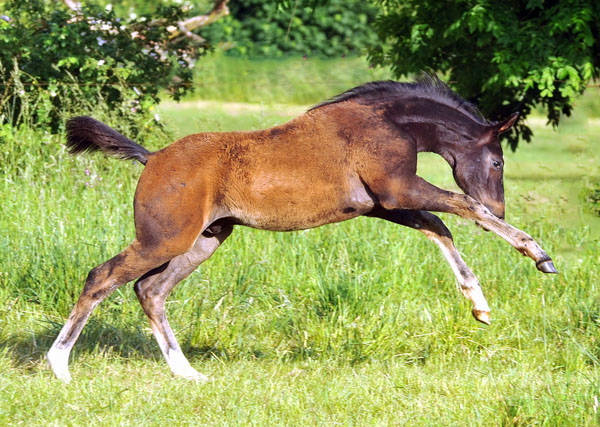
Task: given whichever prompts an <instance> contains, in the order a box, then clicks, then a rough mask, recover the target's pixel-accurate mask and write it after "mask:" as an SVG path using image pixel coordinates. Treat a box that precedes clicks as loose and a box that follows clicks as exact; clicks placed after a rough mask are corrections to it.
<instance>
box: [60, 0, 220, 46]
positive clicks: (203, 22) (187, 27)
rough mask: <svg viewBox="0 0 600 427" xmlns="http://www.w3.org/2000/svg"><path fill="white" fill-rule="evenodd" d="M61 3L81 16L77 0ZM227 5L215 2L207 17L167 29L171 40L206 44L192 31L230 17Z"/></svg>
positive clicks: (179, 23)
mask: <svg viewBox="0 0 600 427" xmlns="http://www.w3.org/2000/svg"><path fill="white" fill-rule="evenodd" d="M59 1H60V2H62V3H63V4H64V5H65V6H67V7H68V8H69V9H70V10H72V11H73V12H74V13H75V14H77V15H79V14H81V9H82V7H81V2H79V1H76V0H59ZM227 3H229V0H215V2H214V6H213V8H212V10H211V11H210V12H209V13H208V14H207V15H198V16H192V17H191V18H188V19H184V20H183V21H179V22H178V23H177V26H172V27H169V28H167V30H168V31H169V32H170V33H171V36H170V39H171V40H173V39H176V38H179V37H182V36H183V37H188V38H191V39H192V40H194V41H195V42H197V43H204V42H205V41H206V40H204V39H203V38H202V37H200V36H199V35H197V34H194V33H192V31H193V30H195V29H196V28H200V27H205V26H207V25H210V24H212V23H213V22H215V21H216V20H217V19H219V18H221V17H223V16H227V15H229V7H228V6H227Z"/></svg>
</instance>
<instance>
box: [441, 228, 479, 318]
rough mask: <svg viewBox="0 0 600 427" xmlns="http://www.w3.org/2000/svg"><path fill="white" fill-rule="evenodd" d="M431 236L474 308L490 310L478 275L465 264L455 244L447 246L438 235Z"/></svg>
mask: <svg viewBox="0 0 600 427" xmlns="http://www.w3.org/2000/svg"><path fill="white" fill-rule="evenodd" d="M430 238H431V240H433V241H434V242H435V243H436V244H437V245H438V247H439V248H440V250H441V251H442V253H443V254H444V257H445V258H446V260H447V261H448V264H450V268H452V271H453V272H454V276H455V277H456V280H457V281H458V285H459V289H460V291H461V292H462V293H463V295H464V296H465V297H466V298H467V299H468V300H469V301H471V303H472V304H473V309H474V310H480V311H486V312H489V311H490V307H489V305H488V303H487V301H486V299H485V296H484V295H483V291H482V289H481V286H480V285H479V281H478V280H477V277H475V275H474V274H473V272H472V271H471V269H469V267H468V266H467V264H465V262H464V261H463V259H462V257H461V256H460V254H459V253H458V251H457V250H456V248H455V247H454V246H452V247H448V246H446V244H445V243H444V242H443V241H441V240H440V239H438V238H437V237H434V236H430Z"/></svg>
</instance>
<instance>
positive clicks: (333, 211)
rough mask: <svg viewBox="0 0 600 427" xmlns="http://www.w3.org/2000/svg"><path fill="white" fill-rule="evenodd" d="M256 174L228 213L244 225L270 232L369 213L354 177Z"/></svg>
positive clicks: (370, 204) (367, 199)
mask: <svg viewBox="0 0 600 427" xmlns="http://www.w3.org/2000/svg"><path fill="white" fill-rule="evenodd" d="M320 172H321V173H315V174H311V175H306V174H305V173H303V174H297V175H294V174H293V173H291V174H290V173H288V174H273V173H262V174H258V175H256V176H255V177H253V179H252V180H251V182H249V184H250V185H249V186H248V191H247V192H245V193H244V194H240V197H239V198H238V203H232V204H231V206H229V210H230V212H231V213H232V214H233V216H234V217H235V218H237V219H238V221H239V222H240V223H242V224H244V225H247V226H250V227H253V228H260V229H264V230H273V231H292V230H302V229H307V228H314V227H318V226H320V225H325V224H330V223H333V222H340V221H345V220H347V219H351V218H354V217H357V216H359V215H362V214H364V213H367V212H369V211H370V210H371V209H372V208H373V206H374V202H373V200H372V198H371V197H370V196H369V194H368V193H367V191H366V189H365V188H364V186H363V184H362V183H361V182H360V180H359V179H358V178H357V177H350V178H349V177H346V176H339V177H336V176H332V175H331V171H320Z"/></svg>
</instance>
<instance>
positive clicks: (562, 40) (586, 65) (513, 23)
mask: <svg viewBox="0 0 600 427" xmlns="http://www.w3.org/2000/svg"><path fill="white" fill-rule="evenodd" d="M376 2H377V3H378V4H379V5H380V7H381V11H380V14H379V17H378V19H377V21H376V31H377V33H378V35H379V38H380V42H381V43H380V45H379V46H377V47H375V48H372V49H371V50H370V54H369V58H370V61H371V62H372V63H374V64H379V65H391V67H392V69H393V71H394V73H395V75H396V76H398V77H400V76H406V75H410V74H414V73H419V72H421V71H434V72H442V73H443V74H444V75H445V79H447V80H448V81H449V83H450V85H451V86H453V87H454V88H455V89H456V90H457V92H458V93H459V94H461V95H462V96H463V97H466V98H467V99H468V100H470V101H472V102H474V103H476V104H477V105H478V106H479V107H480V109H481V111H482V112H483V114H484V115H485V116H486V117H487V118H489V119H492V120H500V119H503V118H506V117H508V116H509V115H510V114H511V113H513V112H515V111H519V112H520V113H521V116H520V118H519V122H518V124H517V126H515V127H513V130H512V132H511V133H507V135H506V137H507V139H508V142H509V143H510V146H511V148H512V149H513V150H514V149H515V148H516V147H517V144H518V142H519V139H520V138H521V139H523V140H525V141H530V140H531V136H532V132H531V129H529V127H527V126H526V125H525V123H524V122H523V118H525V117H526V116H527V115H528V114H529V113H530V112H531V110H532V108H534V106H536V105H540V106H543V108H544V109H545V111H546V113H547V117H548V122H549V123H551V124H552V125H554V126H557V125H558V123H559V120H560V117H561V115H562V114H564V115H567V116H568V115H569V114H570V112H571V110H572V108H573V101H574V99H575V98H576V97H577V96H578V95H580V94H581V93H583V91H584V90H585V88H586V86H587V85H588V84H589V83H590V82H591V81H592V80H593V79H595V78H598V75H599V73H600V3H599V2H598V1H597V0H587V1H586V0H581V1H578V0H506V1H494V0H459V1H455V0H376Z"/></svg>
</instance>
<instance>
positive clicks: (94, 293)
mask: <svg viewBox="0 0 600 427" xmlns="http://www.w3.org/2000/svg"><path fill="white" fill-rule="evenodd" d="M172 256H173V255H167V254H166V253H162V254H158V253H155V251H150V250H147V249H145V248H144V247H143V246H142V245H141V244H140V243H139V241H137V240H136V241H134V242H133V243H132V244H131V245H130V246H128V247H127V248H126V249H125V250H124V251H123V252H121V253H120V254H119V255H117V256H115V257H114V258H111V259H110V260H108V261H106V262H105V263H104V264H101V265H99V266H98V267H96V268H94V269H92V270H91V271H90V273H89V274H88V277H87V279H86V281H85V286H84V287H83V291H82V292H81V295H80V296H79V299H78V300H77V303H76V304H75V307H74V308H73V310H72V311H71V314H70V315H69V318H68V320H67V322H66V323H65V326H64V327H63V328H62V330H61V331H60V334H59V335H58V337H57V338H56V340H55V341H54V343H53V344H52V347H51V348H50V350H49V351H48V354H47V359H48V364H49V365H50V367H51V368H52V371H54V374H55V375H56V376H57V377H58V378H59V379H61V380H63V381H65V382H69V381H70V380H71V375H70V374H69V367H68V361H69V354H70V353H71V349H72V348H73V345H75V341H77V338H78V337H79V334H80V333H81V330H82V329H83V327H84V325H85V323H86V321H87V319H88V318H89V317H90V314H91V313H92V311H93V310H94V308H95V307H96V306H97V305H98V304H100V303H101V302H102V301H103V300H104V299H105V298H106V297H107V296H109V295H110V294H111V293H112V292H113V291H114V290H115V289H117V288H118V287H119V286H121V285H123V284H125V283H127V282H130V281H132V280H133V279H135V278H137V277H139V276H141V275H142V274H144V273H146V272H147V271H149V270H150V269H152V268H155V267H156V266H158V265H161V264H163V263H164V262H165V261H167V260H168V259H170V258H171V257H172Z"/></svg>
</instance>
